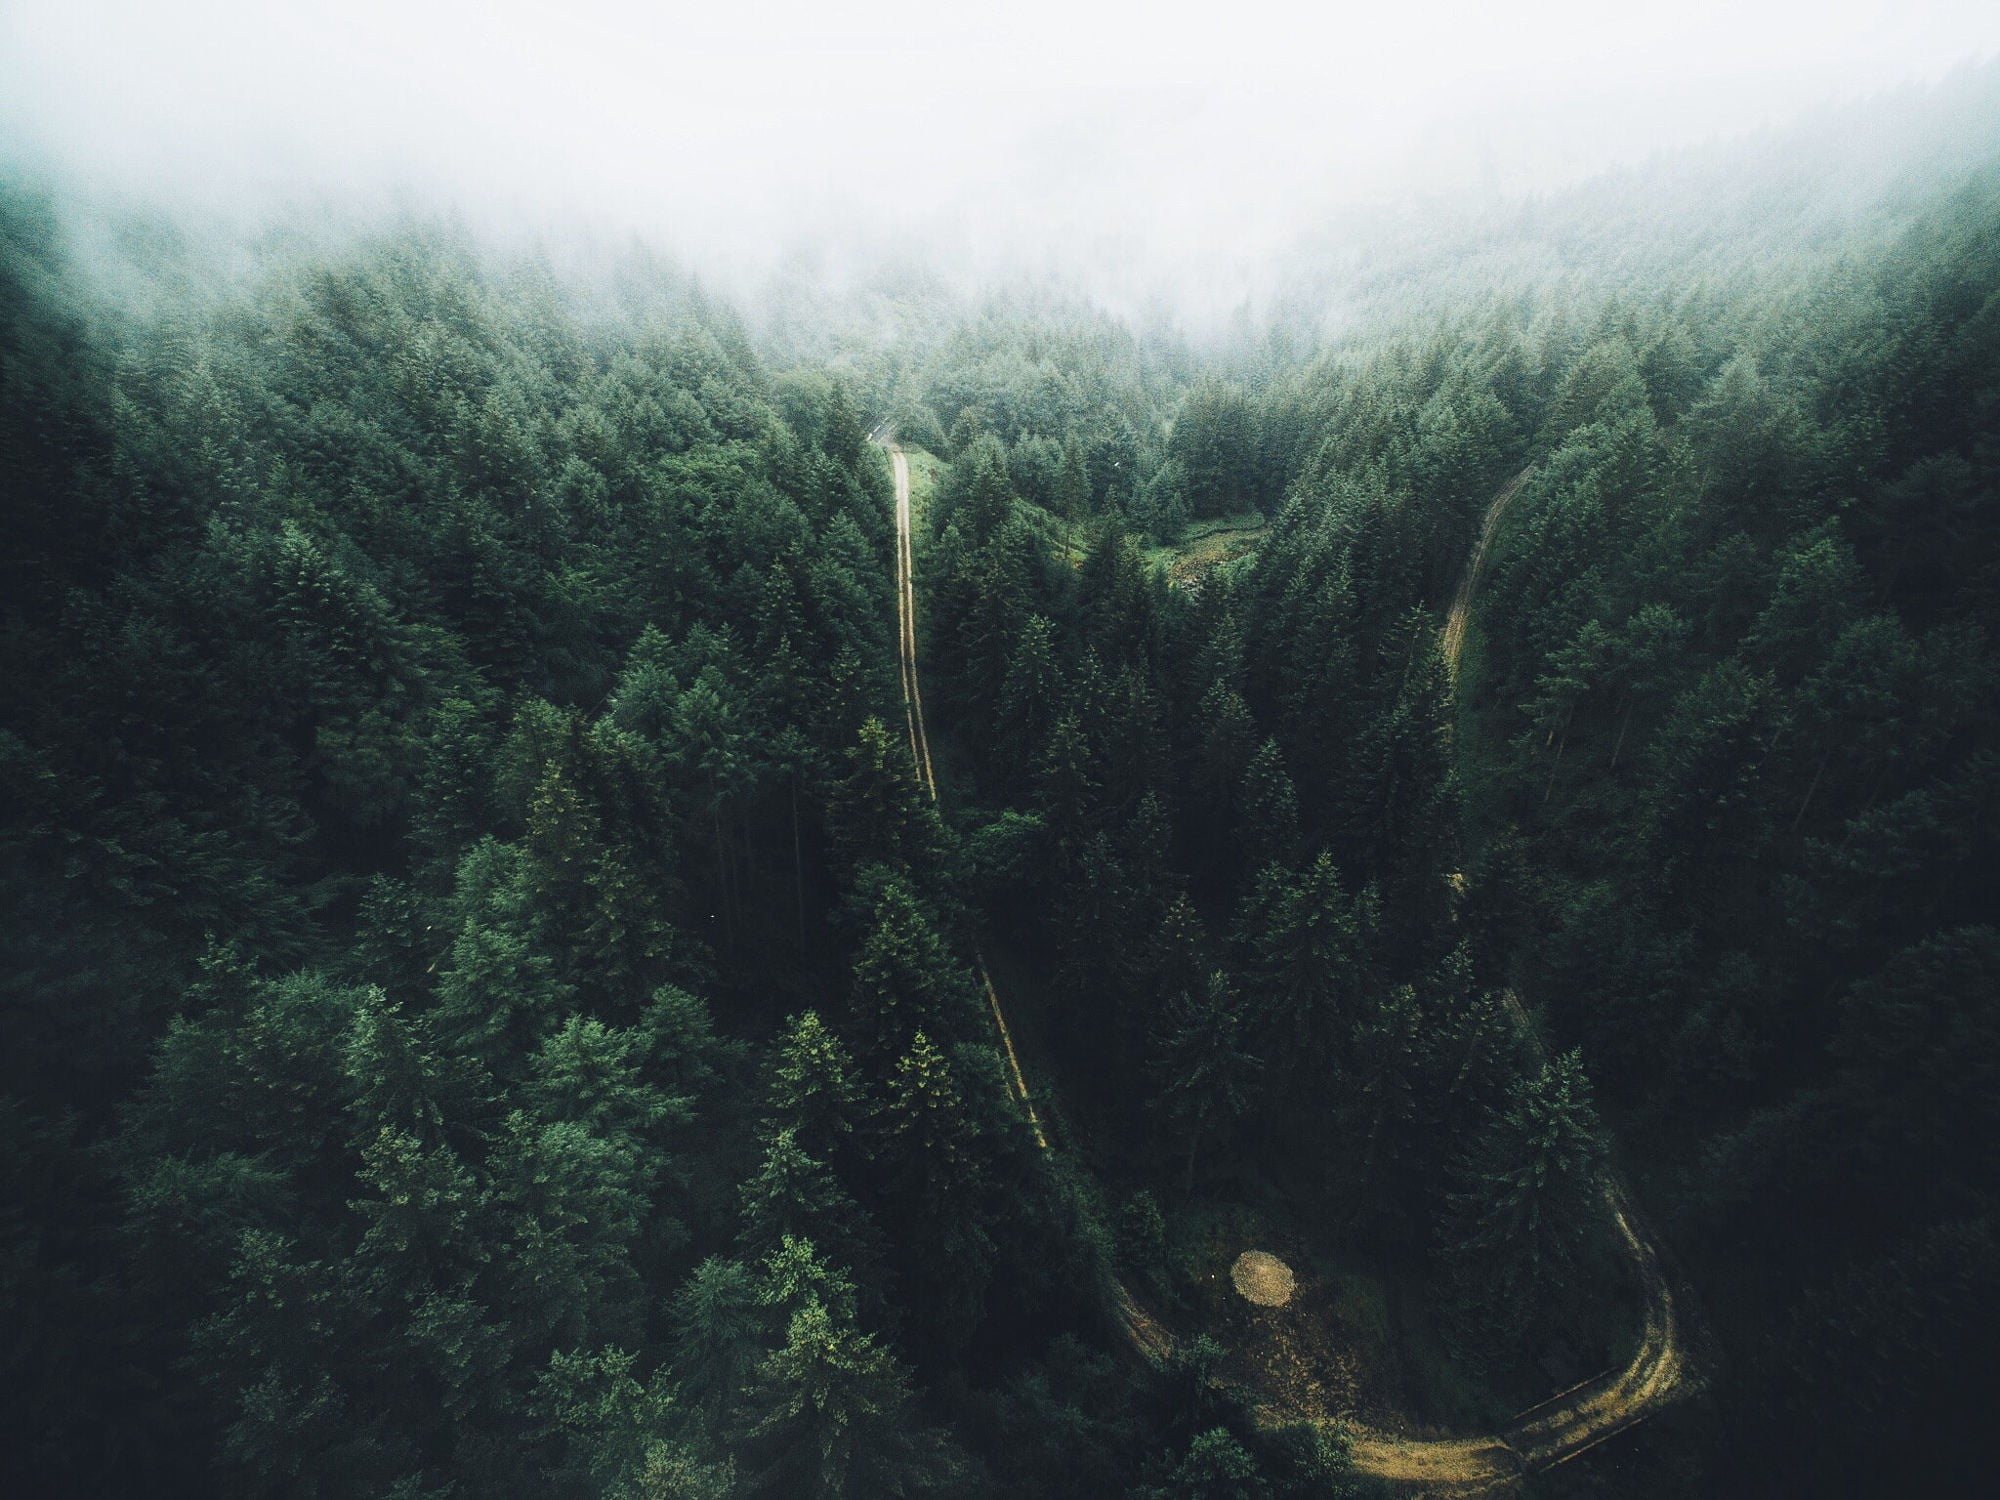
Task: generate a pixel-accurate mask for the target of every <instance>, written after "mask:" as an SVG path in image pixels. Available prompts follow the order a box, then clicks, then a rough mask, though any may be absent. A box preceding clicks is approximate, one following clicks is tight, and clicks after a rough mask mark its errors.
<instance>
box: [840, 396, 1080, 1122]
mask: <svg viewBox="0 0 2000 1500" xmlns="http://www.w3.org/2000/svg"><path fill="white" fill-rule="evenodd" d="M878 431H879V430H878ZM871 436H873V437H875V440H876V441H877V442H880V443H881V444H882V445H883V446H884V447H886V448H887V449H888V450H889V466H890V468H891V470H892V471H893V472H894V473H895V476H896V660H897V664H898V666H899V667H900V668H901V669H902V674H903V721H904V723H905V725H907V727H908V729H909V734H910V761H911V764H912V765H914V766H915V767H916V772H917V780H918V781H919V782H921V783H922V784H923V788H924V790H925V791H926V792H928V793H930V798H931V801H933V802H935V801H937V776H936V775H935V774H934V773H933V771H932V770H931V742H930V739H929V737H928V736H927V735H926V734H925V733H924V693H923V685H922V684H921V683H920V682H919V681H918V680H917V590H916V583H915V573H916V566H915V553H914V552H913V551H912V549H911V546H910V461H909V459H908V458H907V457H906V456H905V455H904V453H903V448H902V445H901V444H900V443H898V442H897V441H896V440H895V439H894V438H893V437H884V436H880V435H878V434H871ZM974 958H975V960H976V961H977V962H978V965H979V982H980V984H981V985H982V986H984V988H985V990H986V1002H987V1004H988V1005H989V1006H990V1007H991V1009H992V1011H993V1029H994V1031H995V1032H996V1033H997V1034H998V1036H999V1039H1000V1057H1001V1060H1002V1061H1003V1062H1004V1063H1005V1064H1006V1065H1007V1083H1008V1087H1009V1088H1010V1089H1011V1090H1012V1091H1013V1094H1014V1098H1015V1100H1016V1102H1017V1103H1019V1104H1020V1106H1021V1112H1022V1113H1023V1114H1024V1115H1025V1116H1026V1117H1027V1121H1028V1128H1029V1129H1030V1130H1031V1131H1033V1132H1034V1136H1035V1144H1036V1145H1037V1146H1038V1147H1040V1148H1041V1149H1042V1150H1044V1151H1046V1150H1048V1149H1049V1138H1048V1133H1047V1132H1046V1131H1044V1130H1043V1129H1042V1117H1041V1115H1040V1113H1039V1112H1038V1111H1037V1110H1036V1109H1035V1101H1034V1099H1033V1097H1032V1096H1030V1094H1029V1093H1028V1079H1027V1075H1026V1074H1024V1073H1023V1072H1022V1071H1021V1058H1020V1054H1019V1053H1017V1052H1016V1051H1015V1050H1014V1033H1013V1031H1012V1029H1011V1028H1010V1027H1009V1026H1008V1025H1007V1012H1006V1011H1005V1010H1004V1009H1003V1008H1002V1007H1001V1004H1000V992H999V991H998V990H996V989H995V988H994V987H993V976H992V975H991V974H989V973H987V972H986V959H985V957H984V955H981V954H978V953H975V954H974Z"/></svg>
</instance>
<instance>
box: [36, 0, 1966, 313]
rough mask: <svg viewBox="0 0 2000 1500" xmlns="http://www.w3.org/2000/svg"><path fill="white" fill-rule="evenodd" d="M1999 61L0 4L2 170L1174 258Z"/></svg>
mask: <svg viewBox="0 0 2000 1500" xmlns="http://www.w3.org/2000/svg"><path fill="white" fill-rule="evenodd" d="M1996 52H2000V0H1902V3H1894V4H1891V3H1877V0H1814V3H1801V0H1768V3H1766V0H1733V3H1724V0H1677V3H1673V4H1668V5H1653V6H1648V7H1639V6H1634V5H1630V4H1623V5H1621V4H1619V3H1618V0H1594V3H1589V4H1580V3H1569V0H1555V3H1539V4H1497V3H1488V4H1475V3H1470V0H1382V3H1377V4H1373V5H1368V6H1359V5H1352V4H1347V3H1345V0H1332V3H1323V4H1316V5H1307V4H1296V3H1294V4H1274V3H1269V0H1220V3H1211V4H1207V5H1203V6H1199V7H1196V6H1184V5H1181V4H1178V3H1175V0H1165V3H1161V4H1156V5H1151V6H1142V5H1136V4H1123V5H1106V4H1102V3H1093V0H1023V3H1018V4H1012V5H1009V4H1006V3H1005V0H983V3H981V4H979V5H977V6H961V5H952V4H948V3H944V0H931V3H926V4H918V3H914V0H869V3H863V4H837V3H828V4H802V3H798V0H748V3H733V4H732V3H730V0H711V3H708V4H705V5H700V6H689V5H682V4H679V3H674V0H668V3H655V4H630V3H619V0H569V3H563V4H554V3H548V4H535V3H529V0H484V3H469V0H402V3H386V0H300V3H286V0H261V3H258V0H192V3H176V0H137V3H135V0H0V156H4V155H9V154H11V155H14V156H17V157H19V156H28V157H30V158H39V159H42V160H53V161H54V162H55V163H56V164H57V165H58V166H59V167H61V168H63V169H64V170H66V171H69V172H74V173H78V174H82V175H84V176H85V177H86V178H87V180H90V181H91V182H93V184H94V185H97V186H102V187H109V188H112V189H115V190H120V191H127V192H138V193H142V194H147V195H158V196H160V197H162V198H165V199H167V200H169V201H171V202H174V203H177V204H179V205H182V206H186V207H191V208H194V209H196V210H198V211H211V210H242V211H247V212H249V213H252V214H257V213H262V212H266V211H268V209H269V208H270V206H271V205H272V204H273V203H274V201H275V202H293V203H297V202H307V201H312V200H314V199H316V198H317V197H318V196H320V195H322V194H325V193H329V192H331V193H334V194H335V195H347V194H355V193H361V194H369V193H377V194H379V193H381V192H384V191H391V192H398V193H401V194H402V195H403V196H404V199H405V201H407V200H409V199H411V198H414V199H415V200H416V201H418V202H420V203H435V204H437V205H438V206H440V207H442V206H446V205H447V204H449V205H451V206H455V207H458V208H460V209H462V210H465V211H467V212H469V213H470V214H472V215H473V216H474V217H481V216H483V215H485V214H487V213H497V214H500V215H503V216H505V218H506V219H507V220H508V221H519V222H524V223H526V224H529V225H531V226H533V227H536V228H538V229H549V228H552V227H553V228H560V227H562V226H565V225H569V224H581V225H583V226H585V227H587V228H589V229H591V230H593V231H594V232H597V233H605V232H622V231H626V230H630V229H637V230H639V231H641V232H642V233H644V234H646V235H648V236H649V237H653V238H656V239H658V240H660V241H662V242H663V243H665V244H666V245H668V246H670V247H672V248H674V249H676V250H678V251H680V252H681V253H683V254H685V255H687V256H688V257H689V258H691V259H693V260H694V261H695V262H696V263H698V264H704V265H711V266H714V267H716V268H717V269H719V270H723V271H727V270H728V269H730V268H732V267H733V268H735V269H737V270H739V271H741V270H743V269H744V268H746V267H750V266H761V265H763V264H766V263H768V262H769V261H770V260H771V259H772V258H773V257H774V256H776V255H778V254H780V253H784V252H787V251H790V252H796V251H798V250H799V249H800V248H801V247H804V248H807V249H809V250H810V249H815V248H824V247H839V246H842V245H846V244H849V243H850V242H852V241H853V240H854V239H855V238H856V237H857V235H861V234H864V233H865V234H866V235H867V236H870V237H873V238H874V240H875V242H876V243H877V244H878V245H879V244H880V243H882V242H884V241H892V242H893V241H900V240H903V239H911V240H914V241H916V242H920V243H922V244H924V245H926V246H929V247H933V248H934V249H939V250H941V252H942V253H943V254H945V255H946V256H947V257H955V258H957V259H958V260H960V261H963V262H965V263H966V264H967V265H968V266H973V265H991V264H997V263H1000V262H1002V261H1016V260H1020V259H1023V258H1025V259H1027V260H1028V261H1030V262H1031V263H1038V264H1039V263H1050V262H1054V263H1061V264H1066V265H1073V266H1076V267H1078V268H1080V269H1082V270H1083V271H1084V272H1085V273H1086V274H1089V273H1091V272H1092V271H1093V270H1102V269H1104V268H1106V267H1111V268H1121V267H1122V268H1127V269H1129V268H1131V267H1147V268H1157V269H1159V270H1160V271H1161V274H1162V275H1166V274H1168V273H1171V274H1172V275H1173V276H1177V277H1179V278H1180V279H1181V280H1183V281H1185V280H1187V279H1189V278H1194V279H1197V280H1198V279H1200V278H1201V277H1203V276H1206V275H1209V274H1214V275H1217V276H1222V277H1225V278H1226V277H1227V276H1228V275H1230V274H1232V273H1233V272H1234V271H1237V270H1240V268H1241V267H1242V266H1243V265H1245V264H1248V263H1251V262H1254V261H1255V260H1256V259H1257V258H1258V257H1259V256H1263V255H1267V254H1269V253H1271V252H1273V251H1274V250H1276V249H1277V248H1279V247H1281V246H1283V245H1285V244H1287V243H1289V242H1290V241H1291V240H1292V239H1293V238H1294V237H1295V236H1296V235H1297V234H1298V232H1299V231H1300V230H1302V229H1303V228H1305V227H1307V226H1309V225H1310V223H1311V222H1312V221H1313V218H1314V216H1315V215H1318V214H1321V213H1323V212H1325V211H1327V210H1328V209H1329V208H1330V207H1332V206H1335V205H1339V204H1343V203H1352V202H1356V201H1367V202H1381V201H1385V200H1394V199H1396V198H1398V197H1401V196H1407V195H1413V194H1436V193H1463V192H1482V191H1493V190H1496V189H1497V190H1501V191H1516V190H1521V189H1527V188H1536V187H1546V186H1554V185H1558V184H1560V183H1562V182H1564V181H1568V180H1573V179H1574V178H1576V177H1578V176H1581V175H1584V174H1586V173H1588V172H1590V171H1594V170H1598V169H1601V168H1602V167H1605V166H1608V165H1613V164H1616V163H1618V162H1621V161H1628V160H1633V159H1637V158H1641V157H1643V156H1645V155H1647V154H1649V153H1651V152H1653V151H1655V150H1658V149H1661V148H1663V147H1670V146H1674V145H1679V144H1686V143H1689V142H1693V141H1699V140H1703V139H1707V138H1710V137H1714V136H1717V135H1726V134H1732V133H1736V132H1739V131H1741V130H1744V129H1747V128H1751V127H1754V126H1756V125H1758V124H1762V123H1766V122H1772V121H1782V120H1783V119H1785V118H1786V117H1788V116H1789V115H1791V114H1793V113H1795V112H1797V111H1798V110H1800V109H1802V108H1804V107H1807V106H1809V105H1813V104H1817V103H1820V102H1824V101H1828V100H1832V99H1840V98H1851V97H1855V96H1857V95H1862V94H1866V93H1870V92H1874V91H1878V90H1880V89H1883V88H1886V87H1890V86H1893V85H1895V84H1898V83H1902V82H1906V81H1913V80H1914V81H1928V80H1934V79H1936V78H1938V77H1940V76H1942V75H1943V74H1944V73H1945V72H1946V71H1948V70H1949V69H1950V68H1951V67H1953V66H1954V65H1956V64H1959V63H1963V62H1968V61H1983V60H1985V59H1988V58H1990V57H1992V56H1994V55H1995V53H1996ZM862 226H865V230H864V229H863V228H862Z"/></svg>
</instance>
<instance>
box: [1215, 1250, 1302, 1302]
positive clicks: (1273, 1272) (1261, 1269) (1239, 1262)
mask: <svg viewBox="0 0 2000 1500" xmlns="http://www.w3.org/2000/svg"><path fill="white" fill-rule="evenodd" d="M1229 1279H1230V1280H1231V1281H1233V1282H1235V1283H1236V1290H1237V1291H1238V1292H1240V1293H1241V1294H1242V1295H1243V1296H1244V1297H1245V1298H1246V1299H1247V1300H1249V1301H1251V1302H1254V1303H1256V1304H1257V1305H1258V1306H1259V1307H1283V1306H1284V1305H1285V1304H1286V1303H1287V1302H1289V1301H1291V1300H1292V1292H1293V1291H1294V1289H1295V1288H1296V1286H1297V1283H1296V1282H1295V1281H1294V1280H1293V1279H1292V1268H1291V1267H1290V1266H1288V1265H1286V1264H1285V1263H1284V1262H1283V1261H1281V1260H1279V1259H1278V1257H1277V1256H1275V1255H1273V1254H1271V1253H1270V1252H1269V1251H1268V1250H1245V1251H1244V1252H1243V1253H1242V1254H1241V1255H1239V1256H1237V1257H1236V1264H1235V1265H1233V1266H1231V1267H1230V1268H1229Z"/></svg>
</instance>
